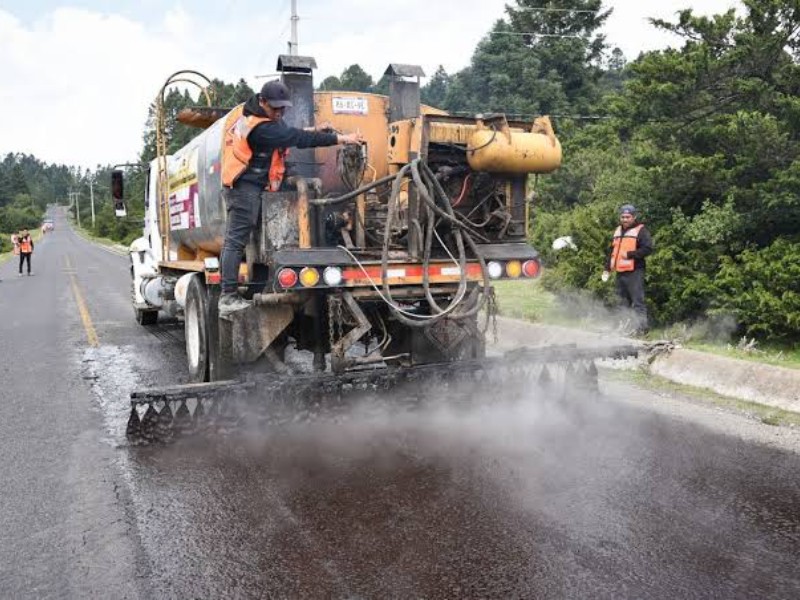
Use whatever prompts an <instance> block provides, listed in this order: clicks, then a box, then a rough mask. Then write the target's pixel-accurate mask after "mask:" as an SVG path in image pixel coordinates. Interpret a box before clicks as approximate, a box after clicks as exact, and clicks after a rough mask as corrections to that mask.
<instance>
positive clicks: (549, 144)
mask: <svg viewBox="0 0 800 600" xmlns="http://www.w3.org/2000/svg"><path fill="white" fill-rule="evenodd" d="M467 161H468V162H469V166H470V167H472V168H473V169H474V170H476V171H484V172H488V173H508V174H517V175H522V174H525V173H550V172H552V171H555V170H556V169H558V167H559V166H561V144H560V143H559V141H558V139H556V137H555V135H554V134H553V129H552V126H551V125H550V120H549V119H547V118H546V117H541V118H539V119H536V121H535V122H534V125H533V127H532V129H531V131H522V130H517V129H511V128H509V127H508V125H507V124H500V125H499V126H497V125H495V126H494V127H486V126H484V125H483V124H481V123H479V125H478V127H477V128H476V130H475V131H474V132H473V134H472V135H471V136H470V140H469V144H468V145H467Z"/></svg>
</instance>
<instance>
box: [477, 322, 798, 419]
mask: <svg viewBox="0 0 800 600" xmlns="http://www.w3.org/2000/svg"><path fill="white" fill-rule="evenodd" d="M497 328H498V337H499V339H498V343H497V344H489V346H488V347H489V349H490V350H495V351H497V352H504V351H506V350H511V349H513V348H516V347H519V346H525V345H527V346H531V345H533V346H547V345H552V344H567V343H574V344H577V345H579V346H605V345H617V344H635V345H639V346H641V347H642V350H646V348H647V344H646V343H643V342H642V341H640V340H632V339H629V338H625V337H622V336H619V335H616V334H614V333H610V332H599V331H591V330H588V329H571V328H568V327H558V326H555V325H542V324H538V323H528V322H526V321H518V320H516V319H508V318H504V317H498V319H497ZM625 367H626V368H629V369H630V368H642V367H643V368H645V369H646V370H647V371H648V372H650V373H652V374H653V375H658V376H659V377H663V378H665V379H668V380H670V381H673V382H675V383H681V384H684V385H690V386H694V387H698V388H703V389H707V390H711V391H713V392H716V393H718V394H722V395H723V396H729V397H731V398H737V399H739V400H746V401H748V402H755V403H758V404H763V405H766V406H771V407H774V408H780V409H783V410H789V411H793V412H798V413H800V369H789V368H785V367H776V366H772V365H766V364H762V363H758V362H751V361H746V360H739V359H736V358H728V357H725V356H718V355H716V354H710V353H706V352H698V351H696V350H687V349H684V348H675V349H673V350H671V351H669V352H661V353H659V354H657V355H656V356H654V357H653V356H650V357H648V356H647V355H645V354H642V355H640V359H639V360H637V361H628V362H627V363H626V365H625V366H624V367H623V368H625Z"/></svg>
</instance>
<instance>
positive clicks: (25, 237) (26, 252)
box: [17, 229, 33, 277]
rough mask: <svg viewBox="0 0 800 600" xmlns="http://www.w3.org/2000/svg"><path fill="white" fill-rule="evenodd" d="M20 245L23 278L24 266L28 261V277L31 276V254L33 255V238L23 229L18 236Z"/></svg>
mask: <svg viewBox="0 0 800 600" xmlns="http://www.w3.org/2000/svg"><path fill="white" fill-rule="evenodd" d="M17 243H18V244H19V276H20V277H22V265H23V263H24V262H26V261H27V263H28V275H30V274H31V254H33V238H32V237H31V234H30V233H28V230H27V229H23V230H22V231H20V232H19V235H18V236H17Z"/></svg>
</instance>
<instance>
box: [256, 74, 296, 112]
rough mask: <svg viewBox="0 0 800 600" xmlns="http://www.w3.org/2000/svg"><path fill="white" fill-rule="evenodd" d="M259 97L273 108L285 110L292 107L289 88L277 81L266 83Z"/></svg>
mask: <svg viewBox="0 0 800 600" xmlns="http://www.w3.org/2000/svg"><path fill="white" fill-rule="evenodd" d="M259 97H260V98H261V100H263V101H264V102H266V103H267V104H269V105H270V106H271V107H272V108H283V107H287V106H291V105H292V100H291V95H290V94H289V88H288V87H286V86H285V85H284V84H283V83H282V82H280V81H278V80H277V79H276V80H274V81H268V82H267V83H265V84H264V86H263V87H262V88H261V93H260V94H259Z"/></svg>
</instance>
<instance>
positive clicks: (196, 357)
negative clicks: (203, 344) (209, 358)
mask: <svg viewBox="0 0 800 600" xmlns="http://www.w3.org/2000/svg"><path fill="white" fill-rule="evenodd" d="M185 327H186V358H187V360H188V362H189V368H190V369H191V370H192V371H196V370H197V369H198V367H199V365H200V317H199V315H198V314H197V304H196V303H195V302H189V303H188V306H187V307H186V324H185Z"/></svg>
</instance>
